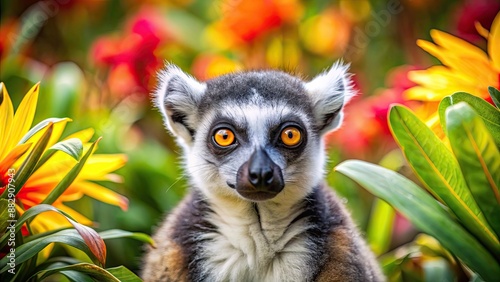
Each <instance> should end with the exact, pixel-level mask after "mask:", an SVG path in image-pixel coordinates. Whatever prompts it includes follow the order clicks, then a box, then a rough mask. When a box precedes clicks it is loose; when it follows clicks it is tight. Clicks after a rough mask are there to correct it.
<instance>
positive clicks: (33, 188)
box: [0, 83, 128, 233]
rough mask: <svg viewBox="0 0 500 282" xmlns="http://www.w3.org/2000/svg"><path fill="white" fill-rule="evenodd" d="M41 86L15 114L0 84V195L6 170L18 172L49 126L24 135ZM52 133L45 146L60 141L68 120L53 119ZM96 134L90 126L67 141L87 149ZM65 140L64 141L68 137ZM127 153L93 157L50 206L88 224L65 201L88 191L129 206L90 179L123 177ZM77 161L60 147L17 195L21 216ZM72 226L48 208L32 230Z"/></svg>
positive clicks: (34, 222)
mask: <svg viewBox="0 0 500 282" xmlns="http://www.w3.org/2000/svg"><path fill="white" fill-rule="evenodd" d="M38 91H39V84H36V85H35V86H34V87H33V88H32V89H31V90H30V91H29V92H28V93H27V94H26V96H25V97H24V98H23V100H22V102H21V104H20V105H19V107H18V109H17V111H16V113H15V114H14V110H13V106H12V102H11V100H10V97H9V94H8V93H7V90H6V89H5V86H4V84H3V83H0V194H2V193H3V192H4V191H5V188H6V185H7V183H8V177H10V176H9V175H8V173H7V172H8V170H9V169H13V170H14V171H17V170H18V169H19V167H20V165H21V164H22V163H23V162H24V160H26V158H27V156H28V155H29V153H30V152H31V150H32V149H33V147H34V144H36V143H37V142H38V141H39V140H40V138H41V137H42V135H43V134H44V133H45V131H46V130H47V128H48V126H45V127H44V128H42V129H41V130H39V131H38V132H37V133H35V134H33V135H32V136H26V134H27V133H29V130H30V127H31V125H32V122H33V118H34V115H35V111H36V105H37V101H38ZM53 121H54V122H53V128H52V135H51V137H50V139H49V142H48V144H47V148H50V146H52V145H54V144H55V143H57V142H58V141H59V139H60V137H61V135H62V132H63V130H64V128H65V126H66V123H67V122H68V121H70V119H67V118H64V119H54V120H53ZM93 134H94V132H93V130H92V129H87V130H83V131H80V132H77V133H75V134H73V135H71V136H68V137H67V138H66V139H70V138H78V139H80V140H81V141H82V143H83V144H84V153H85V152H86V151H87V150H89V147H90V144H89V143H88V142H89V140H90V139H91V138H92V136H93ZM66 139H65V140H66ZM125 162H126V157H125V156H124V155H121V154H116V155H103V154H94V155H91V156H90V157H89V159H88V160H87V162H86V163H85V165H84V166H83V168H82V170H81V171H80V173H79V175H78V176H77V178H76V179H75V180H74V181H73V183H72V184H71V185H70V186H69V187H68V189H67V190H66V191H65V192H64V193H63V194H62V195H61V196H60V197H59V198H58V199H57V200H56V201H55V202H54V203H53V204H52V205H53V206H55V207H56V208H58V209H60V210H62V211H65V212H66V213H68V214H69V215H71V216H72V217H73V218H74V219H75V220H77V221H78V222H80V223H83V224H87V225H90V224H91V223H92V221H91V220H89V219H88V218H86V217H85V216H83V215H81V214H80V213H78V212H77V211H75V210H73V209H71V208H69V207H67V206H66V205H65V204H64V202H69V201H74V200H77V199H80V198H81V197H82V196H83V195H87V196H89V197H92V198H94V199H97V200H100V201H102V202H105V203H108V204H112V205H116V206H119V207H120V208H122V209H124V210H125V209H127V206H128V202H127V199H126V198H125V197H123V196H121V195H119V194H117V193H115V192H113V191H111V190H109V189H107V188H105V187H103V186H101V185H99V184H97V183H95V182H92V181H114V182H117V181H119V180H120V178H119V177H118V176H116V175H114V174H112V172H113V171H115V170H116V169H118V168H120V167H122V166H123V165H124V164H125ZM76 163H77V161H76V160H75V159H73V158H72V157H71V156H69V155H67V154H66V153H64V152H61V151H56V152H55V153H54V155H53V156H52V157H51V158H49V159H48V161H47V162H46V163H44V164H43V165H42V166H40V167H39V168H38V169H36V171H34V172H33V174H31V176H30V177H29V178H28V180H27V181H26V183H25V184H24V185H23V186H22V187H21V188H20V190H19V192H18V193H17V195H16V202H17V203H20V204H19V205H17V207H16V208H17V210H18V212H19V213H20V214H22V213H24V211H26V210H27V209H29V208H31V207H32V206H34V205H37V204H40V203H41V202H42V201H43V200H44V199H45V198H46V197H47V195H48V194H49V193H50V192H51V191H52V189H53V188H54V187H56V185H57V184H58V183H59V182H60V181H61V180H62V179H63V178H64V177H65V176H66V175H67V174H68V173H69V171H70V170H71V169H72V168H73V167H74V166H75V164H76ZM69 226H70V224H69V223H68V221H67V220H66V219H64V217H62V216H61V215H59V214H57V213H53V212H47V213H43V214H41V215H39V216H37V217H36V218H35V219H34V220H33V221H32V222H31V223H30V228H31V230H32V231H33V233H40V232H44V231H47V230H52V229H56V228H61V227H69Z"/></svg>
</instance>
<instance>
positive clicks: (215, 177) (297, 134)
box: [156, 65, 352, 202]
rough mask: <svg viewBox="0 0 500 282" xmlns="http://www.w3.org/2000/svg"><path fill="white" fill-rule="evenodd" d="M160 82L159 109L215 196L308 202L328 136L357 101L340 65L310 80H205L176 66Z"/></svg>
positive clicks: (272, 75)
mask: <svg viewBox="0 0 500 282" xmlns="http://www.w3.org/2000/svg"><path fill="white" fill-rule="evenodd" d="M160 79H162V84H161V85H160V87H159V89H158V91H157V97H156V98H157V100H156V103H157V106H158V107H159V109H160V111H161V112H162V113H163V114H164V115H165V118H166V119H165V120H166V124H167V127H168V128H169V129H170V131H171V132H173V133H174V134H175V135H176V136H177V137H178V140H179V141H180V143H181V144H182V145H183V146H184V149H185V161H186V167H187V169H188V170H189V175H191V176H192V179H191V180H192V181H193V182H194V184H195V185H196V186H197V187H198V188H200V189H202V191H203V192H204V194H205V195H206V196H207V197H210V198H220V197H225V198H239V199H243V200H248V201H275V202H283V201H296V200H298V199H302V198H304V197H305V196H306V195H307V194H308V193H309V192H310V191H311V190H312V188H313V187H315V186H316V185H317V184H319V182H320V181H322V176H323V165H324V153H323V142H322V136H323V134H324V133H326V132H328V131H330V130H332V129H334V128H336V127H338V126H339V124H340V122H341V119H342V113H341V109H342V107H343V105H344V104H345V102H346V101H347V99H348V98H349V97H351V96H352V93H351V92H352V91H351V88H350V82H349V77H348V75H347V74H346V67H343V66H340V65H334V67H332V69H331V70H330V71H329V72H328V73H325V74H322V75H320V76H318V77H317V78H315V79H314V80H313V81H311V82H309V83H305V82H303V81H302V80H300V79H298V78H295V77H292V76H290V75H287V74H284V73H281V72H271V71H269V72H247V73H239V74H232V75H226V76H221V77H218V78H216V79H213V80H210V81H208V82H206V83H199V82H197V81H196V80H194V79H193V78H191V77H189V76H187V75H186V74H184V73H183V72H181V71H180V70H179V69H178V68H176V67H173V66H169V67H167V69H166V70H165V71H163V72H162V73H160Z"/></svg>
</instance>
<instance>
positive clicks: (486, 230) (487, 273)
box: [335, 87, 500, 281]
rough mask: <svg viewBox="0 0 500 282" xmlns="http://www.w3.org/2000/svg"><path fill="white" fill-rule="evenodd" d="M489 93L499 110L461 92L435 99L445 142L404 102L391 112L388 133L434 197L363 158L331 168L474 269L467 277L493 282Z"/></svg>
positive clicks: (497, 130) (497, 132) (495, 174)
mask: <svg viewBox="0 0 500 282" xmlns="http://www.w3.org/2000/svg"><path fill="white" fill-rule="evenodd" d="M488 90H489V93H490V95H491V97H492V100H493V101H494V103H495V104H496V106H497V107H496V108H495V107H494V106H492V105H491V104H489V103H488V102H486V101H485V100H483V99H481V98H478V97H475V96H473V95H470V94H468V93H463V92H459V93H455V94H453V95H451V96H447V97H445V98H444V99H443V100H442V101H441V102H440V104H439V108H438V114H439V116H440V122H441V126H442V128H443V131H444V132H445V134H446V136H447V139H445V140H444V141H443V140H441V139H440V138H438V136H437V135H436V134H435V133H434V132H433V131H432V130H431V129H430V128H428V127H427V126H426V124H425V123H424V122H423V121H422V120H420V119H419V118H418V117H417V116H416V115H415V114H414V113H413V112H412V111H411V110H409V109H407V108H406V107H403V106H400V105H395V106H393V107H392V108H391V109H390V112H389V125H390V128H391V132H392V135H393V137H394V139H395V140H396V141H397V143H398V145H399V147H400V148H401V150H402V152H403V154H404V156H405V157H406V159H407V161H408V163H409V165H410V166H411V168H412V169H413V172H414V173H415V175H416V176H417V177H418V178H419V180H420V181H421V183H422V184H423V185H424V186H425V188H426V189H427V191H428V192H429V193H430V194H431V195H432V196H431V195H429V193H426V192H425V191H424V190H423V189H422V188H420V187H419V186H418V185H417V184H415V183H414V182H412V181H410V180H409V179H407V178H406V177H404V176H402V175H400V174H398V173H396V172H394V171H392V170H389V169H386V168H383V167H380V166H377V165H373V164H370V163H367V162H363V161H357V160H349V161H345V162H343V163H341V164H340V165H338V166H337V167H336V168H335V170H336V171H338V172H340V173H342V174H344V175H346V176H348V177H349V178H351V179H353V180H354V181H356V182H357V183H358V184H360V185H361V186H362V187H364V188H365V189H367V190H368V191H370V192H371V193H373V194H374V195H375V196H377V197H379V198H381V199H382V200H384V201H386V202H387V203H389V204H390V205H391V206H393V207H394V208H395V209H396V210H398V211H399V212H400V213H401V214H403V215H404V216H405V217H407V218H408V219H409V220H410V221H411V222H412V223H413V224H414V225H415V226H416V227H417V228H418V229H420V230H421V231H423V232H424V233H427V234H429V235H431V236H433V237H435V238H436V239H437V240H438V241H439V242H440V243H441V244H442V246H443V247H444V248H446V249H447V250H448V251H449V252H450V253H451V254H452V255H453V256H456V258H458V261H459V263H460V264H462V265H463V266H465V268H464V269H469V270H470V271H471V272H472V273H470V276H471V277H472V276H474V277H475V279H483V280H485V281H496V280H497V279H498V277H500V243H499V237H500V191H499V187H500V153H499V149H498V148H499V146H500V111H499V109H498V106H499V105H500V103H499V101H500V92H499V91H498V90H497V89H495V88H493V87H489V88H488ZM448 142H449V143H448Z"/></svg>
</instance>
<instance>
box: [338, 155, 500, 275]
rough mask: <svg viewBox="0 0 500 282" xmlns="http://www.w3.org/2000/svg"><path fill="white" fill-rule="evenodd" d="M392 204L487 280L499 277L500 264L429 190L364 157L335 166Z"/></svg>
mask: <svg viewBox="0 0 500 282" xmlns="http://www.w3.org/2000/svg"><path fill="white" fill-rule="evenodd" d="M335 170H336V171H338V172H340V173H342V174H344V175H346V176H348V177H349V178H351V179H353V180H354V181H356V182H357V183H358V184H360V185H361V186H363V187H364V188H365V189H367V190H368V191H370V192H371V193H372V194H374V195H375V196H377V197H379V198H381V199H383V200H384V201H386V202H388V203H389V204H391V205H392V206H393V207H394V208H395V209H396V210H398V211H399V212H400V213H401V214H403V215H404V216H405V217H406V218H408V219H409V220H410V221H411V222H412V223H413V224H414V225H415V226H416V227H417V228H418V229H420V230H422V231H423V232H425V233H427V234H429V235H431V236H433V237H434V238H436V239H437V240H438V241H439V242H440V243H441V244H442V245H443V246H444V247H445V248H446V249H448V250H449V251H450V252H452V253H453V254H455V255H456V256H457V257H459V258H460V259H461V260H462V261H463V262H464V263H465V264H466V265H467V266H468V267H470V268H471V269H472V270H473V271H475V272H477V273H478V274H480V275H481V276H482V277H483V278H484V279H485V280H487V281H490V280H491V281H495V280H496V279H498V277H500V265H499V263H498V261H496V260H495V258H494V257H493V256H492V254H491V253H490V252H488V251H487V250H486V249H485V247H484V246H483V245H482V244H481V243H479V242H478V241H477V239H476V238H475V237H474V236H472V235H471V234H470V233H469V232H468V231H466V230H465V229H464V228H463V227H462V226H461V225H460V224H459V223H457V222H455V221H454V220H453V219H452V217H451V216H450V214H449V213H448V212H447V211H446V210H445V209H444V208H443V207H442V206H441V205H440V204H439V203H438V202H437V201H436V200H434V199H433V198H432V197H431V196H430V195H429V194H427V193H426V192H425V191H424V190H422V189H421V188H420V187H419V186H418V185H416V184H415V183H413V182H412V181H410V180H408V179H407V178H405V177H404V176H402V175H400V174H398V173H396V172H394V171H391V170H388V169H385V168H382V167H379V166H377V165H373V164H370V163H367V162H363V161H355V160H351V161H345V162H343V163H341V164H340V165H338V166H337V167H336V168H335Z"/></svg>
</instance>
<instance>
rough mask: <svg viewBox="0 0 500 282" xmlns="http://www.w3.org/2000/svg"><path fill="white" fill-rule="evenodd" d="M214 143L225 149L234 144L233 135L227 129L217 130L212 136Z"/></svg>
mask: <svg viewBox="0 0 500 282" xmlns="http://www.w3.org/2000/svg"><path fill="white" fill-rule="evenodd" d="M214 141H215V143H217V145H219V146H221V147H227V146H229V145H231V144H233V143H234V133H233V132H232V131H231V130H229V129H227V128H222V129H219V130H217V131H216V132H215V134H214Z"/></svg>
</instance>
